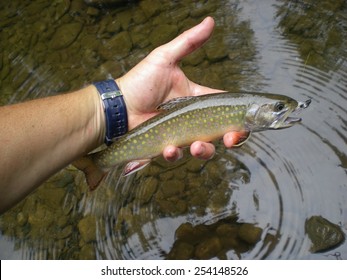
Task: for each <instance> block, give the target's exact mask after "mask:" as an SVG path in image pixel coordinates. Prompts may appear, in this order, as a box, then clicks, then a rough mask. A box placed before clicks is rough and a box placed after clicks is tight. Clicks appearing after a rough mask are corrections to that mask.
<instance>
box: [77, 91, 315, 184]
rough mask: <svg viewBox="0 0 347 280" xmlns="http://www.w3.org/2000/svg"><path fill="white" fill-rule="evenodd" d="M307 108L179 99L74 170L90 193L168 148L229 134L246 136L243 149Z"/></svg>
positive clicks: (264, 99)
mask: <svg viewBox="0 0 347 280" xmlns="http://www.w3.org/2000/svg"><path fill="white" fill-rule="evenodd" d="M310 103H311V99H309V100H306V101H304V102H298V101H296V100H295V99H293V98H290V97H288V96H285V95H279V94H271V93H252V92H241V93H232V92H222V93H213V94H205V95H200V96H188V97H178V98H175V99H171V100H169V101H167V102H166V103H163V104H161V105H159V106H158V108H157V110H158V114H157V115H155V116H154V117H152V118H150V119H149V120H147V121H145V122H143V123H142V124H140V125H139V126H137V127H135V128H134V129H132V130H130V131H129V132H128V133H126V134H125V135H123V136H121V137H119V138H117V139H116V140H115V142H113V144H111V145H110V146H109V147H108V148H106V149H105V150H102V151H100V152H97V153H93V154H90V155H88V156H87V157H86V158H83V159H80V160H78V161H77V162H75V163H74V165H75V166H76V167H77V168H79V169H80V170H82V171H84V173H85V175H86V179H87V183H88V185H89V188H90V189H91V190H93V189H95V188H96V187H97V186H98V184H99V183H100V181H101V180H102V178H103V177H104V175H105V174H106V173H107V172H108V171H109V170H110V169H111V168H112V167H114V166H117V165H120V164H126V165H125V168H124V170H123V174H122V175H123V176H127V175H130V174H132V173H134V172H136V171H138V170H139V169H141V168H143V167H144V166H146V165H147V164H148V163H149V162H150V161H151V160H152V159H153V158H155V157H157V156H159V155H160V154H162V152H163V150H164V148H165V147H166V146H168V145H174V146H177V147H186V146H189V145H190V144H192V143H193V142H194V141H198V140H200V141H205V142H210V141H213V140H217V139H220V138H222V137H223V135H224V134H225V133H227V132H230V131H238V132H245V133H246V134H247V135H248V136H247V137H245V139H243V140H242V141H241V142H240V143H239V144H238V145H242V144H243V143H244V142H245V141H247V139H248V138H249V136H250V135H251V133H253V132H258V131H264V130H277V129H284V128H289V127H292V126H293V125H294V124H297V123H299V122H301V118H298V117H294V116H293V114H295V113H299V112H300V111H301V110H302V109H305V108H307V107H308V106H309V104H310Z"/></svg>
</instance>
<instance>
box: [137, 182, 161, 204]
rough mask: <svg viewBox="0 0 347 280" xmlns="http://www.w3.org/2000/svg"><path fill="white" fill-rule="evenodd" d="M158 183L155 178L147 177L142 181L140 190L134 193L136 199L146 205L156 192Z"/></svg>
mask: <svg viewBox="0 0 347 280" xmlns="http://www.w3.org/2000/svg"><path fill="white" fill-rule="evenodd" d="M158 184H159V181H158V180H157V179H156V178H155V177H148V178H146V179H145V180H144V182H143V183H142V185H141V186H140V189H139V190H138V192H137V193H136V198H137V199H138V200H139V201H140V202H141V203H147V202H149V201H150V199H151V198H152V196H153V194H154V193H155V192H156V191H157V188H158Z"/></svg>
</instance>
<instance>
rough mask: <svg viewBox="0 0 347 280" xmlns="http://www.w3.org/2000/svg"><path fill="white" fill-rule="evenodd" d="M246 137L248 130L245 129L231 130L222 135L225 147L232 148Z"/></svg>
mask: <svg viewBox="0 0 347 280" xmlns="http://www.w3.org/2000/svg"><path fill="white" fill-rule="evenodd" d="M248 137H249V132H247V131H232V132H228V133H226V134H225V135H224V136H223V142H224V145H225V147H227V148H232V147H233V146H236V145H240V144H242V142H245V141H246V139H247V138H248Z"/></svg>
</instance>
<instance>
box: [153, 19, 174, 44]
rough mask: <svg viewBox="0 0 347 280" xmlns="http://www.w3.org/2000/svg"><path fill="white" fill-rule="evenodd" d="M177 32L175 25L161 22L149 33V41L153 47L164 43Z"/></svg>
mask: <svg viewBox="0 0 347 280" xmlns="http://www.w3.org/2000/svg"><path fill="white" fill-rule="evenodd" d="M177 34H178V28H177V26H176V25H170V24H161V25H159V26H156V27H154V28H153V30H152V32H151V34H150V35H149V41H150V42H151V44H152V45H153V46H154V47H157V46H159V45H162V44H165V43H167V42H169V41H170V40H172V39H173V38H174V37H175V36H176V35H177Z"/></svg>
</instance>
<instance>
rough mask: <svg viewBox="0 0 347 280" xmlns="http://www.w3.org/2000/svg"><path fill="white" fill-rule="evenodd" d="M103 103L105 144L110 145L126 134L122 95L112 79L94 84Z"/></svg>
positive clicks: (126, 116) (125, 117) (126, 118)
mask: <svg viewBox="0 0 347 280" xmlns="http://www.w3.org/2000/svg"><path fill="white" fill-rule="evenodd" d="M93 85H94V86H95V87H96V89H97V90H98V92H99V94H100V97H101V99H102V101H103V103H104V110H105V119H106V135H105V144H106V145H110V144H112V143H113V142H114V141H115V139H116V138H117V137H119V136H122V135H124V134H125V133H127V132H128V115H127V109H126V106H125V102H124V99H123V94H122V92H121V91H120V89H119V87H118V85H117V83H116V82H115V81H114V80H113V79H109V80H105V81H101V82H95V83H93Z"/></svg>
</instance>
